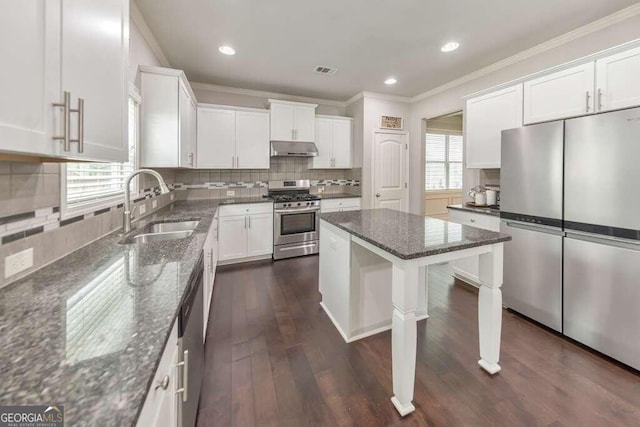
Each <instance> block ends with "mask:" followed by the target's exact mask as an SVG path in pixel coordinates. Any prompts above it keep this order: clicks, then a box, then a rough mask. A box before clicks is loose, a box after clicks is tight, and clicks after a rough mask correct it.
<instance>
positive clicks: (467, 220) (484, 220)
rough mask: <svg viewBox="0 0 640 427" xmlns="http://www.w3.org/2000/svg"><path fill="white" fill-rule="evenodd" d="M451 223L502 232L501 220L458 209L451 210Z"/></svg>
mask: <svg viewBox="0 0 640 427" xmlns="http://www.w3.org/2000/svg"><path fill="white" fill-rule="evenodd" d="M449 221H451V222H457V223H459V224H464V225H469V226H471V227H478V228H483V229H485V230H490V231H496V232H498V231H500V218H499V217H497V216H492V215H483V214H478V213H473V212H464V211H459V210H457V209H450V210H449Z"/></svg>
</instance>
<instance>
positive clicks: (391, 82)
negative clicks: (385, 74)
mask: <svg viewBox="0 0 640 427" xmlns="http://www.w3.org/2000/svg"><path fill="white" fill-rule="evenodd" d="M396 83H398V80H396V79H395V77H389V78H388V79H387V80H385V81H384V84H386V85H394V84H396Z"/></svg>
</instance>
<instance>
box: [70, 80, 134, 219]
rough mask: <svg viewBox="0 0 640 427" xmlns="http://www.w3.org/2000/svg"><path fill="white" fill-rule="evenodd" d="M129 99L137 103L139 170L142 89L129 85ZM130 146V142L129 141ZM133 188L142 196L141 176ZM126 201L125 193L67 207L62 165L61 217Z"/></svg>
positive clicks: (76, 214)
mask: <svg viewBox="0 0 640 427" xmlns="http://www.w3.org/2000/svg"><path fill="white" fill-rule="evenodd" d="M129 99H132V100H133V101H134V102H135V103H136V104H137V105H138V108H137V112H136V121H137V123H138V126H136V153H135V157H136V158H135V159H134V165H133V169H134V170H137V169H138V167H139V165H140V149H139V148H140V106H141V104H142V96H141V95H140V91H139V90H138V88H137V87H136V86H134V85H133V84H130V85H129ZM129 99H128V100H127V109H128V108H129V102H128V101H129ZM128 116H129V112H128V111H127V117H128ZM127 146H128V142H127ZM131 189H132V192H131V194H132V198H137V197H139V196H140V193H139V191H138V190H139V189H140V186H139V177H135V178H134V179H133V181H132V183H131ZM123 202H124V197H123V195H117V196H113V197H105V198H101V199H96V201H95V202H88V203H83V204H81V205H80V206H75V207H71V208H69V207H67V165H66V164H64V163H63V164H62V165H61V167H60V219H66V218H73V217H76V216H78V215H84V214H88V213H91V212H95V211H97V210H100V209H104V208H109V207H113V206H116V205H118V204H120V203H123Z"/></svg>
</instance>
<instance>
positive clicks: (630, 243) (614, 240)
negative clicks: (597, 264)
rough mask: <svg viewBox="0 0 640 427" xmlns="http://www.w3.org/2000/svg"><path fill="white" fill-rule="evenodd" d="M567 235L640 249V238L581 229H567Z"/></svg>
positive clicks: (583, 239)
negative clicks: (607, 234) (628, 237)
mask: <svg viewBox="0 0 640 427" xmlns="http://www.w3.org/2000/svg"><path fill="white" fill-rule="evenodd" d="M567 237H568V238H571V239H575V240H582V241H584V242H590V243H600V244H603V245H609V246H615V247H618V248H623V249H631V250H633V251H640V240H629V239H620V238H618V237H612V236H605V235H602V234H592V233H585V232H581V231H567Z"/></svg>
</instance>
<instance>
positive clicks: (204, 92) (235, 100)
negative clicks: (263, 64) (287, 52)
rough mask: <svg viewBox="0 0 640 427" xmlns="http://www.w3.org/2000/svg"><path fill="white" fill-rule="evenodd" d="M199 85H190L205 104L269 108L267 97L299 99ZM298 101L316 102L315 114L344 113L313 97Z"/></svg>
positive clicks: (343, 109)
mask: <svg viewBox="0 0 640 427" xmlns="http://www.w3.org/2000/svg"><path fill="white" fill-rule="evenodd" d="M200 86H201V85H200V84H198V83H195V84H193V85H192V88H193V93H194V94H195V95H196V99H197V100H198V102H201V103H206V104H221V105H233V106H235V107H248V108H269V98H274V99H282V100H288V101H296V102H298V101H300V99H299V98H298V97H293V96H287V95H281V94H270V95H268V96H254V95H245V94H238V93H227V92H221V91H217V90H209V89H203V88H201V87H200ZM202 86H203V85H202ZM300 102H309V103H312V104H318V108H317V109H316V114H326V115H330V116H344V115H345V107H344V106H343V105H333V104H323V103H322V101H314V100H313V99H309V100H308V101H306V100H305V101H300ZM335 104H341V103H337V102H336V103H335Z"/></svg>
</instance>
